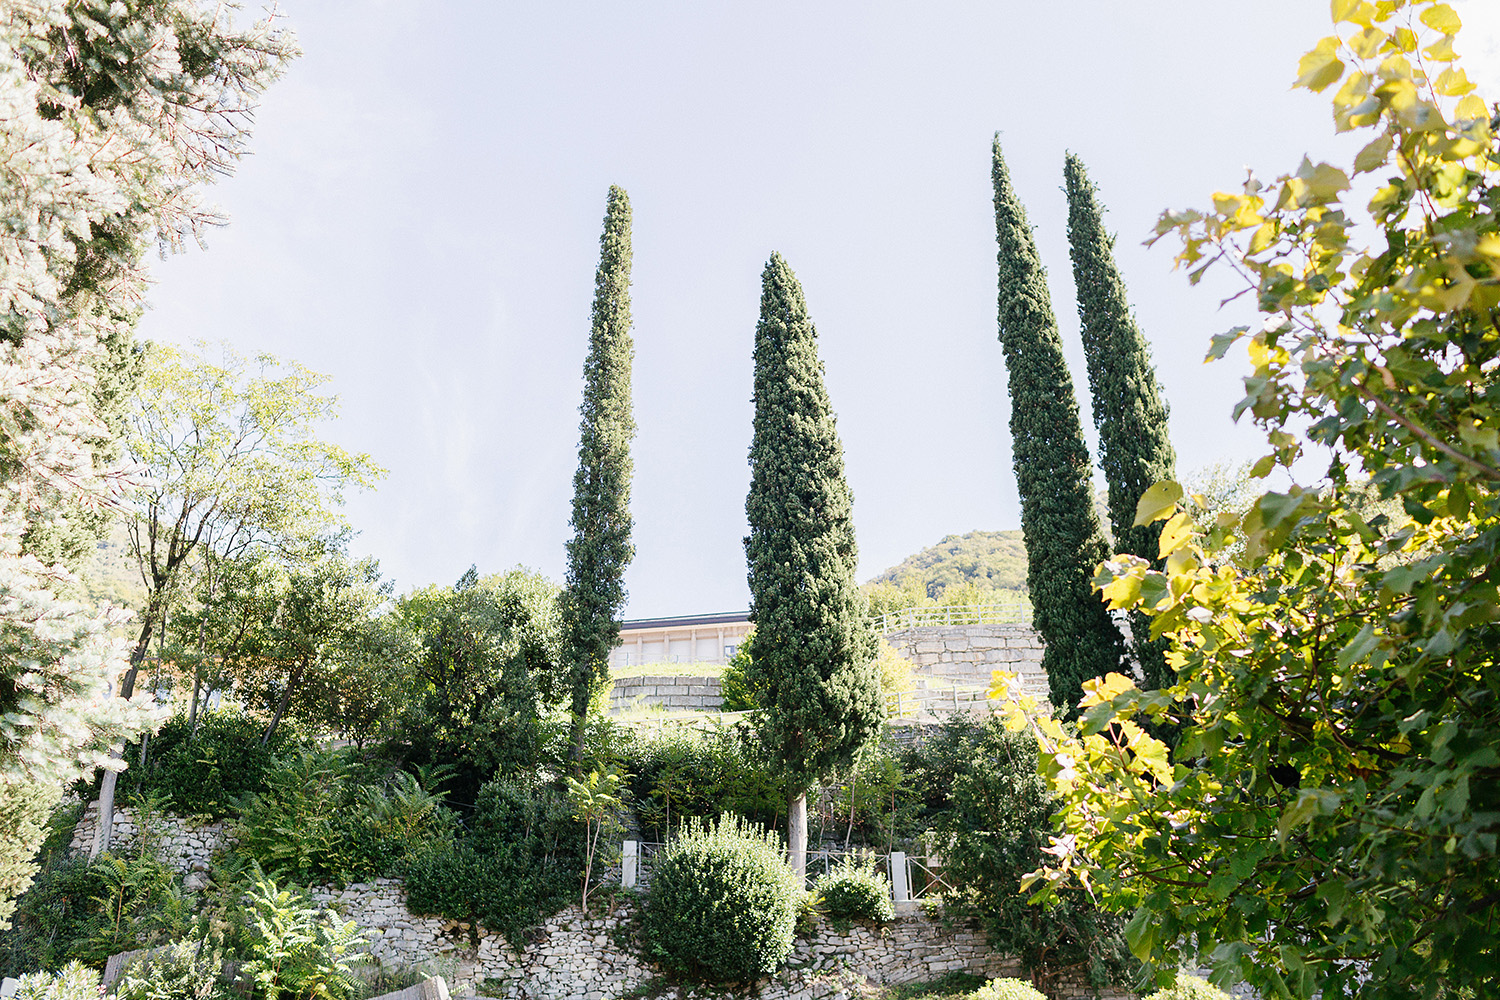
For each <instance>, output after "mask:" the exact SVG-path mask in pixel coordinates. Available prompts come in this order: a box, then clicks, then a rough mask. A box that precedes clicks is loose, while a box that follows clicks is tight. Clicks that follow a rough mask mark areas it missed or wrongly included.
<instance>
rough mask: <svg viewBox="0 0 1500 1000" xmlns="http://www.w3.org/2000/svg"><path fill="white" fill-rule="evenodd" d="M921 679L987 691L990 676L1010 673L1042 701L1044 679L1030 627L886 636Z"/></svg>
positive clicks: (1038, 643)
mask: <svg viewBox="0 0 1500 1000" xmlns="http://www.w3.org/2000/svg"><path fill="white" fill-rule="evenodd" d="M885 640H886V642H888V643H890V644H891V646H893V647H894V648H895V650H896V652H898V653H900V654H901V655H902V656H904V657H906V658H907V659H908V660H910V661H911V662H912V663H913V664H915V670H914V673H915V674H916V676H917V679H918V682H919V684H920V682H921V681H922V680H923V679H924V678H932V679H940V680H944V681H947V682H949V683H951V684H959V685H971V686H975V687H988V686H989V683H990V673H991V672H992V671H995V670H1009V671H1011V672H1013V673H1015V674H1017V675H1019V677H1020V681H1021V688H1022V690H1024V691H1025V692H1026V693H1027V694H1029V695H1031V696H1032V697H1035V698H1038V699H1040V700H1042V701H1045V700H1046V698H1047V675H1046V674H1045V673H1044V672H1043V671H1042V640H1041V638H1040V637H1039V636H1038V635H1037V634H1036V630H1035V629H1033V628H1032V627H1031V626H1030V625H1000V624H993V625H930V626H922V627H920V628H909V629H902V630H900V631H898V632H889V633H887V634H886V636H885Z"/></svg>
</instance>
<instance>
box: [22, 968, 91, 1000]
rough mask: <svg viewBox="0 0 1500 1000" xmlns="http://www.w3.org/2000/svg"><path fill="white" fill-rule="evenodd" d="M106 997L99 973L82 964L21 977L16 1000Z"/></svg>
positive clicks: (80, 999) (66, 999)
mask: <svg viewBox="0 0 1500 1000" xmlns="http://www.w3.org/2000/svg"><path fill="white" fill-rule="evenodd" d="M103 994H104V990H103V989H101V988H100V986H99V973H98V972H96V971H94V970H93V969H90V968H89V967H88V966H86V965H84V964H83V963H82V962H69V963H68V964H67V965H65V966H63V967H62V969H61V970H60V971H58V972H33V973H31V974H30V975H26V976H22V977H21V984H20V986H19V987H17V989H16V995H15V1000H99V998H100V997H101V996H103Z"/></svg>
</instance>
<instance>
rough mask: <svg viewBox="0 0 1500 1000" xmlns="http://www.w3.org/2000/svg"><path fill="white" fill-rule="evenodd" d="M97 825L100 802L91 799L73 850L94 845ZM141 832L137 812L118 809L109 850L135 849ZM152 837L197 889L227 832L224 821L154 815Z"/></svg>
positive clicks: (171, 864)
mask: <svg viewBox="0 0 1500 1000" xmlns="http://www.w3.org/2000/svg"><path fill="white" fill-rule="evenodd" d="M98 828H99V803H98V802H90V803H89V804H88V806H87V808H85V809H84V811H83V816H82V817H81V818H80V819H79V820H78V825H77V826H75V827H74V828H73V840H72V842H71V843H70V845H69V846H70V847H71V848H72V849H73V850H74V851H79V852H82V853H88V851H89V850H91V849H92V848H93V846H94V831H95V830H97V829H98ZM139 833H140V831H139V829H138V827H137V825H136V819H135V814H134V812H133V811H132V810H130V809H128V808H124V807H121V808H117V809H116V810H115V821H114V826H113V828H112V829H111V831H110V839H111V844H110V850H111V851H113V852H114V853H116V854H119V853H123V852H125V851H130V850H134V849H135V847H136V844H137V836H138V835H139ZM151 837H152V839H153V840H154V841H155V844H156V856H157V858H158V859H159V860H160V861H161V863H162V864H164V865H166V866H167V867H168V868H170V869H172V870H173V871H177V872H181V873H182V874H183V884H184V885H185V886H186V887H187V888H189V889H197V888H200V887H202V886H203V885H204V884H205V883H206V882H207V880H208V862H209V859H210V858H212V857H213V854H214V851H217V850H218V849H219V848H220V847H222V846H223V845H224V843H225V841H226V839H227V838H228V831H227V828H226V826H225V824H224V823H222V822H219V823H197V822H194V821H193V820H191V819H184V818H183V817H180V816H170V815H156V816H153V817H152V818H151Z"/></svg>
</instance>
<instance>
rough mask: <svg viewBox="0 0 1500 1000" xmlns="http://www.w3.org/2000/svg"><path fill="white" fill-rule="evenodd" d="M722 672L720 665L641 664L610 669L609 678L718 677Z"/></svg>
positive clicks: (722, 668)
mask: <svg viewBox="0 0 1500 1000" xmlns="http://www.w3.org/2000/svg"><path fill="white" fill-rule="evenodd" d="M723 672H724V665H723V664H721V663H641V664H631V665H630V666H628V667H612V668H610V671H609V676H610V677H718V676H719V675H720V674H722V673H723Z"/></svg>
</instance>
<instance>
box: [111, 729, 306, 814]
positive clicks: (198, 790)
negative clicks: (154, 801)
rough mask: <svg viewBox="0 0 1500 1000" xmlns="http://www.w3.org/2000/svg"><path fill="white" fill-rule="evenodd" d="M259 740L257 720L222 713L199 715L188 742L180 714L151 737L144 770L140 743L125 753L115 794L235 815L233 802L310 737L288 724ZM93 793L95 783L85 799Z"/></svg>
mask: <svg viewBox="0 0 1500 1000" xmlns="http://www.w3.org/2000/svg"><path fill="white" fill-rule="evenodd" d="M264 735H265V724H264V723H263V722H262V721H261V720H260V719H259V718H257V717H255V716H252V715H247V714H245V713H243V712H239V711H235V710H230V709H224V710H221V711H212V712H201V713H199V715H198V727H197V731H196V732H195V733H193V737H192V739H191V740H189V739H188V724H187V716H185V715H183V714H181V713H179V714H177V715H175V716H173V717H172V718H171V719H170V720H168V721H167V723H166V724H165V725H164V726H162V728H161V731H160V732H158V733H157V734H156V735H155V736H153V737H151V739H150V741H149V742H148V743H147V746H146V762H145V764H144V765H140V764H139V763H138V761H139V760H140V746H139V744H132V745H131V746H129V747H127V748H126V751H125V759H126V760H127V761H129V762H130V767H129V768H128V769H126V770H125V771H124V772H122V773H121V774H120V777H119V784H118V786H117V788H118V791H117V792H116V794H117V795H119V796H121V797H123V796H125V795H136V796H144V795H147V794H150V793H156V794H159V795H161V796H163V797H165V798H166V799H167V800H168V802H169V803H170V805H171V808H172V811H173V812H176V813H178V814H179V815H183V816H211V817H214V818H215V819H223V818H224V817H226V816H229V815H230V814H231V813H232V812H233V811H234V803H235V801H236V800H237V799H239V798H241V797H242V796H245V795H248V794H250V793H254V792H261V791H264V790H265V781H266V777H267V775H269V774H270V773H271V772H272V771H273V770H274V769H275V767H276V761H277V759H278V758H281V757H286V756H289V755H295V754H296V753H297V752H299V751H302V750H306V749H309V748H310V747H311V746H312V740H311V738H310V737H309V736H308V735H307V734H306V733H305V732H303V731H302V730H301V729H299V728H298V727H297V726H296V725H295V724H292V723H290V722H288V721H283V723H282V724H281V725H280V726H278V727H277V729H276V732H275V734H274V735H273V736H272V737H271V740H270V742H269V743H262V742H261V738H262V737H263V736H264ZM97 791H98V789H97V779H96V784H95V785H94V786H91V787H90V792H91V795H90V796H89V797H94V796H96V795H97Z"/></svg>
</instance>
